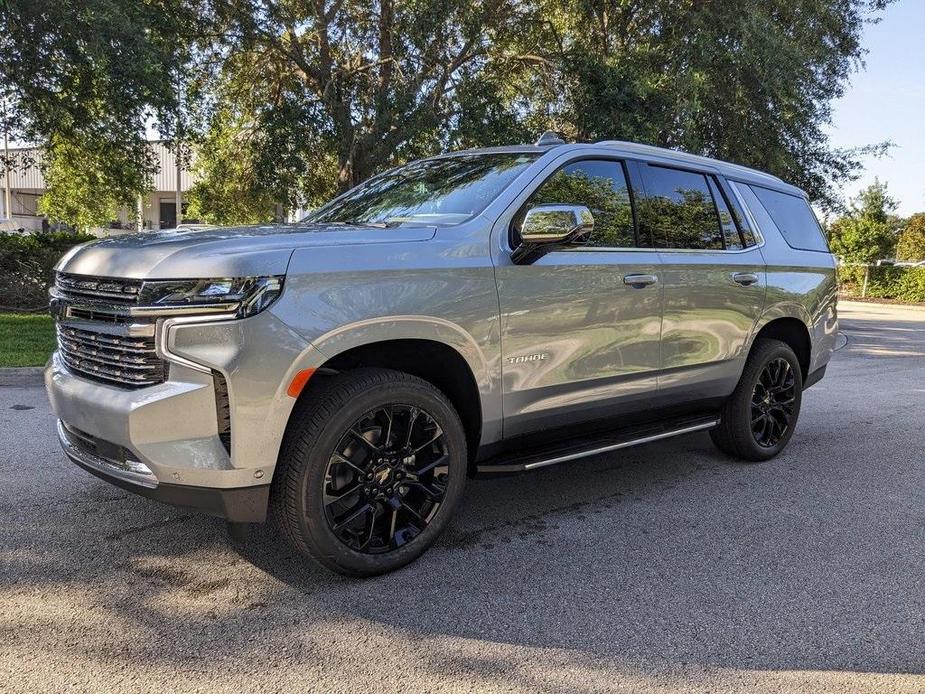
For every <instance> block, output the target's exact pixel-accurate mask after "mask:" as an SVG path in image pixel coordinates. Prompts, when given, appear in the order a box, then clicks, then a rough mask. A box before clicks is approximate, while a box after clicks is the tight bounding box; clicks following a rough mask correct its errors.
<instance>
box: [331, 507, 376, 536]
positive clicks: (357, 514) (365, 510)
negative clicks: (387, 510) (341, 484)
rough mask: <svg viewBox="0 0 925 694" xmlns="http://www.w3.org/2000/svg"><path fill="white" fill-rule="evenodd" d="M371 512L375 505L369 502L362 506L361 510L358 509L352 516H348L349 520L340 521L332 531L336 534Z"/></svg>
mask: <svg viewBox="0 0 925 694" xmlns="http://www.w3.org/2000/svg"><path fill="white" fill-rule="evenodd" d="M371 510H373V505H372V504H371V503H369V502H366V503H365V504H362V505H361V506H360V507H359V508H357V509H356V510H355V511H353V512H352V513H350V515H349V516H347V518H344V519H343V520H341V521H338V522H337V524H335V525H334V527H333V528H331V530H333V531H334V532H337V531H338V530H340V529H342V528H344V527H346V526H348V525H350V524H351V523H352V522H353V521H355V520H356V519H357V518H359V517H360V516H362V515H363V514H364V513H369V512H370V511H371Z"/></svg>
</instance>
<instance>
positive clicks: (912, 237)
mask: <svg viewBox="0 0 925 694" xmlns="http://www.w3.org/2000/svg"><path fill="white" fill-rule="evenodd" d="M896 260H906V261H909V260H925V212H919V213H917V214H914V215H912V216H911V217H909V219H908V220H907V221H906V224H905V226H904V227H903V230H902V231H901V232H900V234H899V241H898V242H897V243H896Z"/></svg>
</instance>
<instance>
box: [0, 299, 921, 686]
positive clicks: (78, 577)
mask: <svg viewBox="0 0 925 694" xmlns="http://www.w3.org/2000/svg"><path fill="white" fill-rule="evenodd" d="M841 316H842V329H843V331H844V333H845V334H846V336H847V344H846V346H845V347H844V348H843V349H841V350H840V351H839V352H837V354H836V358H835V360H834V361H833V363H832V365H831V367H830V368H829V373H828V375H827V377H826V378H825V379H824V380H823V381H822V382H821V383H819V384H818V385H816V386H814V387H813V388H812V389H810V390H809V391H807V393H806V395H805V399H804V403H803V413H802V416H801V419H800V423H799V426H798V429H797V431H796V434H795V436H794V438H793V440H792V442H791V444H790V446H789V448H788V449H787V450H786V451H785V453H784V454H782V455H781V456H780V457H779V458H777V459H776V460H774V461H772V462H769V463H763V464H743V463H739V462H736V461H733V460H730V459H728V458H726V457H724V456H722V455H721V454H719V453H718V452H717V451H715V450H714V449H713V447H712V445H711V444H710V441H709V438H708V437H707V436H706V435H705V434H697V435H691V436H686V437H682V438H677V439H674V440H669V441H665V442H660V443H657V444H651V445H647V446H643V447H639V448H635V449H629V450H625V451H619V452H617V453H615V454H611V455H605V456H601V457H599V458H597V459H593V460H587V461H583V462H577V461H576V462H573V463H570V464H564V465H562V466H558V467H554V468H548V469H543V470H540V471H537V472H534V473H530V474H526V475H522V476H517V477H509V478H505V479H497V480H476V481H472V482H470V484H469V487H468V489H467V493H466V498H465V501H464V504H463V508H462V509H461V511H460V513H459V515H458V516H457V518H456V520H455V522H454V523H453V524H452V525H451V527H450V529H449V531H448V532H447V534H446V535H445V536H444V537H443V539H442V540H441V541H440V542H439V543H438V544H437V545H436V546H435V547H434V548H433V549H432V550H431V551H430V552H428V553H427V554H426V555H425V556H424V557H423V558H422V559H421V560H419V561H418V562H416V563H415V564H413V565H411V566H410V567H407V568H405V569H403V570H401V571H399V572H396V573H394V574H391V575H388V576H384V577H380V578H375V579H368V580H352V579H346V578H342V577H339V576H335V575H333V574H331V573H329V572H327V571H326V570H324V569H322V568H319V567H317V566H315V565H314V564H312V563H310V562H308V561H305V560H303V559H301V558H299V557H297V556H294V555H293V554H292V553H291V552H290V551H289V550H288V549H287V548H286V547H285V546H284V545H282V544H281V543H280V542H278V541H277V540H276V539H275V538H274V537H273V536H272V535H271V534H270V533H268V532H266V531H257V532H254V533H252V534H251V536H250V537H249V538H248V539H247V541H246V542H244V543H243V544H236V543H234V542H232V541H231V540H230V539H229V537H228V535H227V533H226V529H225V526H224V524H223V523H222V522H220V521H219V520H216V519H213V518H209V517H206V516H200V515H196V514H192V513H190V512H188V511H184V510H178V509H175V508H171V507H168V506H163V505H160V504H158V503H156V502H153V501H148V500H146V499H142V498H140V497H137V496H134V495H132V494H129V493H127V492H124V491H122V490H120V489H118V488H115V487H112V486H110V485H108V484H106V483H104V482H102V481H100V480H98V479H96V478H94V477H92V476H91V475H89V474H87V473H85V472H83V471H81V470H80V469H78V468H76V467H74V466H73V465H72V464H70V463H68V462H67V461H66V460H65V459H64V457H63V455H62V454H61V453H60V451H59V449H58V445H57V443H56V440H55V435H54V427H53V425H54V419H53V416H52V415H51V413H50V411H49V408H48V404H47V401H46V399H45V394H44V392H43V391H42V390H41V389H40V388H12V387H3V388H0V523H2V525H0V691H3V692H7V691H9V692H27V691H28V692H52V691H107V692H109V691H118V692H134V691H138V692H142V691H144V692H150V691H170V692H187V691H203V692H245V691H247V692H250V691H281V692H283V691H285V692H294V691H302V692H305V691H343V692H363V693H364V694H369V693H371V692H380V691H388V692H397V691H402V692H424V691H427V692H430V691H479V692H481V691H486V692H487V691H491V692H494V691H506V692H507V691H514V692H535V691H576V692H598V691H615V692H642V691H655V692H688V691H690V692H701V691H714V692H715V691H734V692H753V691H803V692H839V691H845V692H861V691H882V692H922V691H925V551H923V546H925V460H923V458H925V415H923V413H925V309H915V308H903V307H882V306H874V305H862V304H843V306H842V309H841Z"/></svg>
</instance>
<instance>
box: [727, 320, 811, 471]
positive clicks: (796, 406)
mask: <svg viewBox="0 0 925 694" xmlns="http://www.w3.org/2000/svg"><path fill="white" fill-rule="evenodd" d="M802 398H803V377H802V372H801V371H800V363H799V361H798V360H797V357H796V355H795V354H794V353H793V350H792V349H791V348H790V347H789V345H787V344H786V343H784V342H781V341H779V340H770V339H766V338H759V339H758V340H756V341H755V345H754V347H753V348H752V351H751V354H749V355H748V359H747V361H746V362H745V369H744V371H743V372H742V377H741V379H740V380H739V383H738V385H737V386H736V389H735V391H733V393H732V395H731V396H730V397H729V399H728V400H727V401H726V404H725V405H724V406H723V410H722V414H721V421H720V424H719V426H717V427H716V428H715V429H713V430H711V431H710V437H711V438H712V439H713V443H714V444H716V447H717V448H719V449H720V450H721V451H723V452H724V453H728V454H729V455H732V456H735V457H737V458H743V459H745V460H752V461H762V460H769V459H771V458H773V457H774V456H776V455H777V454H778V453H780V452H781V451H782V450H783V449H784V448H785V447H786V445H787V443H788V442H789V441H790V437H791V436H793V430H794V427H795V426H796V423H797V418H798V417H799V415H800V404H801V402H802Z"/></svg>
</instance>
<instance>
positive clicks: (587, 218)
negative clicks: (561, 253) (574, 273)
mask: <svg viewBox="0 0 925 694" xmlns="http://www.w3.org/2000/svg"><path fill="white" fill-rule="evenodd" d="M593 229H594V216H593V215H592V214H591V210H589V209H588V208H587V207H585V206H584V205H537V206H536V207H531V208H530V209H529V210H527V214H526V215H525V216H524V221H523V223H522V224H521V229H520V238H521V244H520V246H519V247H518V248H517V249H516V250H515V251H514V253H513V254H512V255H511V260H513V261H514V262H515V263H518V264H524V263H528V262H531V261H533V260H535V259H536V258H537V257H539V256H540V255H542V254H543V253H544V252H546V251H547V250H549V249H550V248H552V247H553V246H556V245H561V244H564V243H570V242H572V241H575V240H577V239H579V238H581V237H583V236H587V235H588V234H590V233H591V231H592V230H593Z"/></svg>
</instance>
